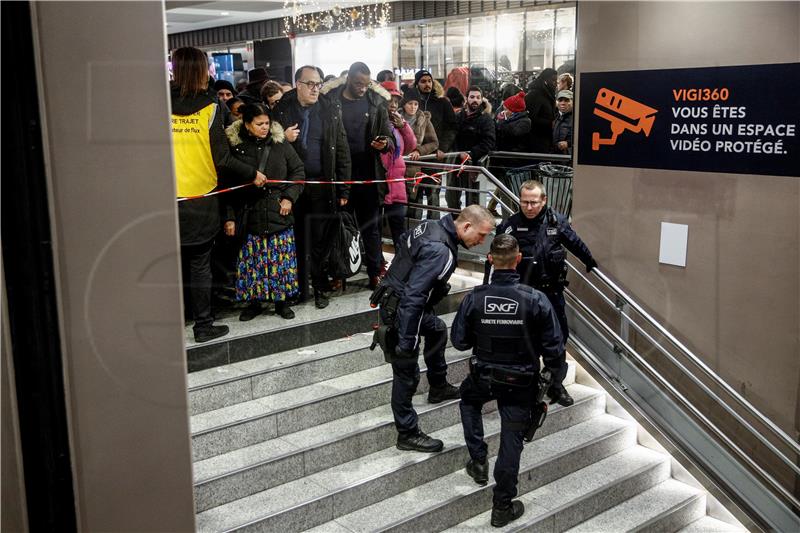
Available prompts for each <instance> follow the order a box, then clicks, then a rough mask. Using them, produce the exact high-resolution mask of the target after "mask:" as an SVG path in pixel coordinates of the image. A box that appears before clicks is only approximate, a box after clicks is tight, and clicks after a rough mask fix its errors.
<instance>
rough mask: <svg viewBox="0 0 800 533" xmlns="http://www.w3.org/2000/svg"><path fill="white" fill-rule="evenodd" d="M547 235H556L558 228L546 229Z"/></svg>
mask: <svg viewBox="0 0 800 533" xmlns="http://www.w3.org/2000/svg"><path fill="white" fill-rule="evenodd" d="M547 234H548V235H558V228H547Z"/></svg>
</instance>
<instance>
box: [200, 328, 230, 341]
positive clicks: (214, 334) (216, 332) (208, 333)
mask: <svg viewBox="0 0 800 533" xmlns="http://www.w3.org/2000/svg"><path fill="white" fill-rule="evenodd" d="M228 331H229V329H228V326H214V325H212V324H209V325H207V326H200V327H195V328H194V341H195V342H208V341H211V340H214V339H218V338H219V337H223V336H225V335H227V334H228Z"/></svg>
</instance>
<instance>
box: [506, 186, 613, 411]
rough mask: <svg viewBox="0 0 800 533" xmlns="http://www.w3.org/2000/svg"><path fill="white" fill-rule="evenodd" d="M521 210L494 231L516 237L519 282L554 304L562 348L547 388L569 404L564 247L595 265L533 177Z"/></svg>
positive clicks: (589, 265)
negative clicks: (551, 382)
mask: <svg viewBox="0 0 800 533" xmlns="http://www.w3.org/2000/svg"><path fill="white" fill-rule="evenodd" d="M519 196H520V201H519V203H520V210H519V212H518V213H515V214H514V215H512V216H511V217H509V218H508V220H506V221H505V222H502V223H501V224H500V225H499V226H497V234H498V235H500V234H508V235H511V236H513V237H515V238H516V239H517V241H519V247H520V251H521V252H522V261H521V262H520V264H519V265H518V266H517V271H518V272H519V275H520V277H521V279H522V283H524V284H526V285H529V286H531V287H533V288H535V289H538V290H540V291H542V292H543V293H544V294H545V296H547V299H548V300H550V303H551V304H552V306H553V310H554V311H555V313H556V317H558V322H559V324H560V325H561V332H562V334H563V336H564V350H563V351H562V353H561V357H560V359H559V370H558V371H557V372H554V373H553V385H552V386H551V387H550V390H548V391H547V395H548V396H549V397H550V399H551V400H552V402H551V403H555V402H558V403H559V404H561V405H565V406H568V405H572V403H573V400H572V397H571V396H570V395H569V393H568V392H567V390H566V389H565V388H564V385H563V382H564V378H565V377H566V376H567V353H566V344H567V337H569V328H568V326H567V313H566V310H565V305H566V303H565V301H564V287H565V286H566V281H567V263H566V261H567V250H569V251H570V252H572V253H573V254H574V255H575V256H576V257H577V258H578V259H580V260H581V261H583V263H584V265H586V271H587V272H590V271H591V270H592V269H593V268H595V267H596V266H597V263H596V262H595V260H594V258H593V257H592V252H590V251H589V248H588V247H587V246H586V245H585V244H584V243H583V241H582V240H581V239H580V237H578V234H577V233H575V230H573V229H572V226H570V223H569V221H568V220H567V217H565V216H564V215H562V214H561V213H557V212H556V211H554V210H553V209H551V208H550V207H549V206H548V205H547V191H546V190H545V187H544V185H543V184H542V183H540V182H538V181H534V180H529V181H526V182H524V183H523V184H522V185H521V186H520V192H519Z"/></svg>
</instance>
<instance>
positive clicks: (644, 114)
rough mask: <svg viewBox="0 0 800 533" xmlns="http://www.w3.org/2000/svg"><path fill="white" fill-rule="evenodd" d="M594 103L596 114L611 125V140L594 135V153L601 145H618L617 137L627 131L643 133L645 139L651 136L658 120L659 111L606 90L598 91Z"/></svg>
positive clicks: (597, 134)
mask: <svg viewBox="0 0 800 533" xmlns="http://www.w3.org/2000/svg"><path fill="white" fill-rule="evenodd" d="M594 103H595V106H596V107H595V108H594V114H595V115H597V116H598V117H602V118H604V119H606V120H607V121H609V122H610V123H611V138H608V139H601V138H600V133H598V132H594V133H592V151H597V150H599V149H600V145H601V144H611V145H614V144H616V143H617V137H618V136H619V134H620V133H622V132H624V131H625V130H630V131H632V132H634V133H640V132H642V133H644V135H645V137H649V136H650V130H651V129H652V128H653V123H654V122H655V120H656V117H655V114H656V113H658V110H657V109H653V108H652V107H648V106H646V105H644V104H640V103H639V102H637V101H635V100H631V99H630V98H628V97H627V96H622V95H621V94H619V93H615V92H614V91H612V90H610V89H606V88H601V89H600V90H599V91H597V98H595V100H594Z"/></svg>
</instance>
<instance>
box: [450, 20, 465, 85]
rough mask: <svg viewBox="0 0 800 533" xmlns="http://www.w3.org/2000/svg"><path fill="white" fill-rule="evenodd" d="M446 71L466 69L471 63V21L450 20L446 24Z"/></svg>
mask: <svg viewBox="0 0 800 533" xmlns="http://www.w3.org/2000/svg"><path fill="white" fill-rule="evenodd" d="M446 31H447V35H446V39H445V42H446V45H445V57H444V61H445V67H446V68H445V70H446V71H447V72H450V70H451V69H453V67H466V66H467V64H468V63H469V33H468V31H469V21H468V20H466V19H464V20H449V21H447V23H446Z"/></svg>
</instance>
